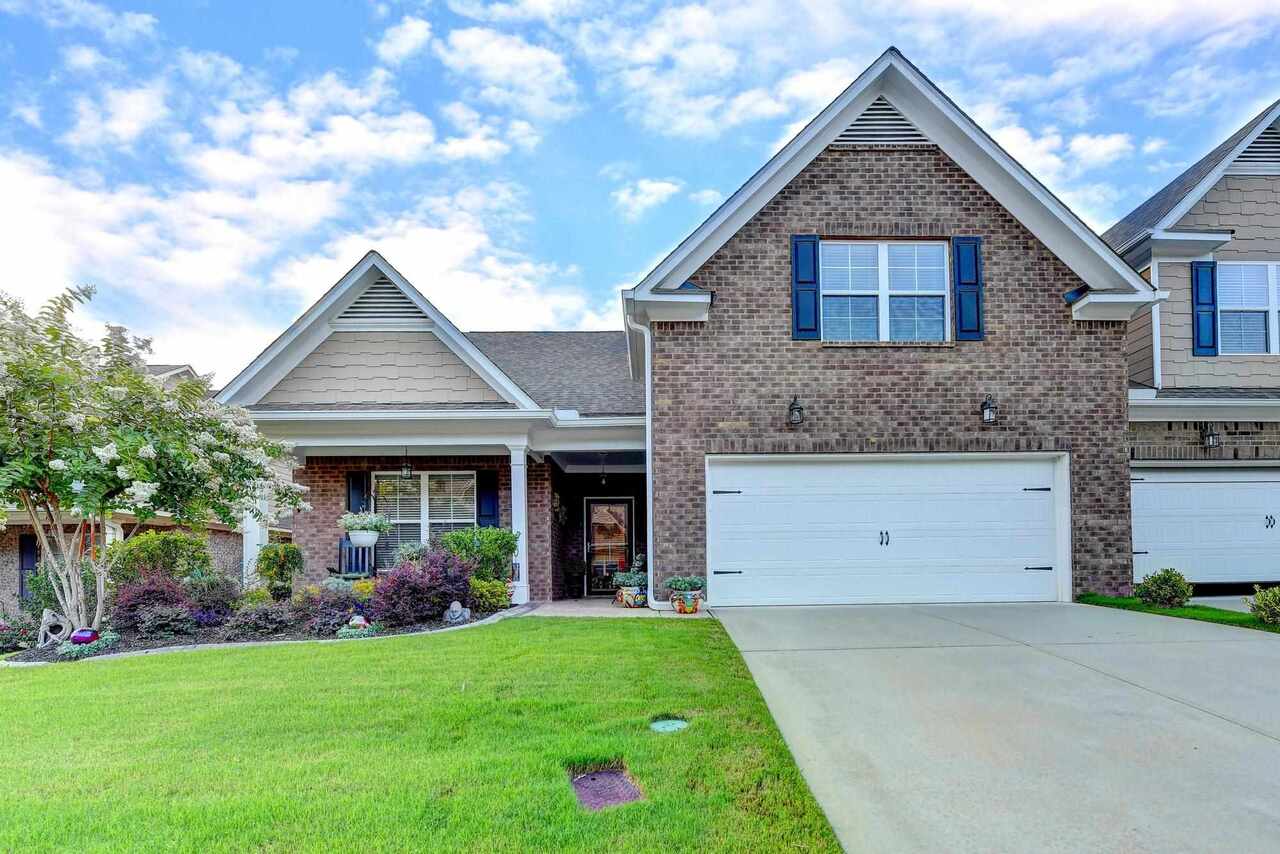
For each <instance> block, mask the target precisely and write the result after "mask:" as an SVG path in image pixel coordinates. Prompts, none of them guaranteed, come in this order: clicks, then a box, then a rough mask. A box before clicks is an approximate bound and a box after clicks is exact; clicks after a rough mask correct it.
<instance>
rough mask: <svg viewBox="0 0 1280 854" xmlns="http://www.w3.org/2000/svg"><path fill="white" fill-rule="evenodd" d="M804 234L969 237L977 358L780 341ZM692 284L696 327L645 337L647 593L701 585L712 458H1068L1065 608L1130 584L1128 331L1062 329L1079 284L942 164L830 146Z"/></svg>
mask: <svg viewBox="0 0 1280 854" xmlns="http://www.w3.org/2000/svg"><path fill="white" fill-rule="evenodd" d="M812 233H817V234H819V235H823V236H828V237H867V238H883V237H893V236H900V237H929V238H946V237H951V236H956V235H979V236H981V237H982V239H983V246H982V255H983V266H984V271H985V294H984V297H985V325H986V340H985V341H978V342H957V343H953V344H950V345H941V346H939V345H933V346H914V347H913V346H902V345H873V346H861V347H858V346H855V347H849V346H843V347H833V346H824V345H823V344H822V342H818V341H793V340H792V339H791V267H790V235H792V234H812ZM690 278H691V280H692V281H693V282H694V283H696V284H697V285H700V286H702V287H704V288H709V289H711V290H712V291H714V293H715V299H714V302H713V304H712V308H711V314H710V320H709V321H708V322H707V323H705V324H700V323H674V322H666V323H655V324H653V459H652V466H653V472H654V508H655V518H654V520H653V525H654V530H655V540H656V542H655V551H656V554H655V555H654V561H655V575H656V585H655V586H656V588H657V589H662V582H663V581H665V579H667V578H669V577H670V576H672V575H676V574H687V573H696V574H705V572H706V554H705V549H706V530H705V529H706V525H705V519H706V498H705V494H704V491H705V476H704V460H705V456H706V455H707V454H711V453H837V452H838V453H883V452H894V451H898V452H958V451H970V452H972V451H993V452H1011V451H1069V452H1070V457H1071V476H1072V483H1071V511H1072V540H1073V559H1074V567H1073V569H1074V572H1073V581H1074V584H1073V588H1074V591H1075V592H1076V593H1080V592H1084V591H1087V590H1094V591H1099V592H1116V591H1119V590H1121V589H1122V587H1123V586H1124V585H1127V584H1129V583H1130V581H1131V580H1132V563H1131V555H1130V552H1131V545H1130V528H1129V524H1130V523H1129V512H1130V511H1129V471H1128V446H1127V442H1126V427H1127V411H1128V404H1127V393H1128V391H1127V389H1128V378H1127V366H1126V361H1125V353H1124V336H1125V324H1123V323H1118V322H1117V323H1104V322H1084V323H1077V322H1075V321H1073V320H1072V318H1071V311H1070V308H1069V307H1068V306H1067V305H1066V304H1065V302H1064V301H1063V298H1062V295H1063V293H1064V292H1066V291H1068V290H1070V289H1072V288H1074V287H1077V286H1079V285H1080V280H1079V279H1078V278H1077V277H1076V276H1075V275H1074V274H1073V273H1072V272H1071V271H1070V270H1069V269H1068V268H1067V267H1066V266H1065V265H1064V264H1063V263H1062V262H1061V261H1059V260H1058V259H1057V257H1056V256H1054V255H1053V254H1052V253H1051V252H1049V250H1048V249H1046V248H1045V247H1044V246H1043V245H1042V244H1041V243H1040V242H1039V241H1038V240H1036V238H1035V237H1034V236H1032V235H1031V234H1030V233H1029V232H1028V231H1027V230H1026V229H1025V228H1024V227H1023V226H1022V225H1021V224H1020V223H1019V222H1018V221H1017V220H1016V219H1015V218H1014V217H1013V216H1012V215H1011V214H1009V213H1008V211H1006V210H1004V208H1002V207H1001V206H1000V205H999V204H998V203H997V202H996V201H995V199H993V198H992V197H991V196H990V195H989V194H988V193H987V192H986V191H985V190H983V189H982V188H981V187H980V186H979V185H978V184H977V183H976V182H974V181H973V180H972V179H971V178H970V177H969V176H968V175H967V174H965V173H964V172H963V171H962V170H961V169H960V168H959V167H958V166H956V165H955V163H953V162H952V161H951V160H950V159H949V158H948V157H947V156H946V155H944V154H943V153H942V152H941V151H940V150H939V149H937V148H935V147H932V146H928V147H916V148H866V147H854V146H840V147H835V146H833V147H831V148H828V149H827V150H826V151H825V152H824V153H823V154H821V155H819V156H818V157H817V158H816V159H815V160H814V161H813V163H811V164H810V165H809V166H808V167H806V168H805V169H804V170H803V171H802V172H801V173H800V174H799V175H798V176H797V177H796V178H795V179H793V180H792V182H791V183H790V184H789V185H788V186H787V187H786V188H784V189H783V190H782V191H781V192H780V193H779V194H778V195H777V196H776V197H775V198H774V199H773V200H772V201H770V202H769V204H768V205H766V206H765V208H764V209H763V210H761V212H760V213H758V214H757V215H756V216H755V217H754V218H752V220H751V221H750V222H748V223H747V224H746V225H745V226H744V227H743V228H742V229H741V230H740V231H739V232H738V233H737V234H736V235H735V236H734V237H733V238H732V239H731V240H730V241H729V242H728V243H727V244H726V245H725V246H724V247H722V248H721V249H720V250H719V251H718V252H717V253H716V254H715V255H714V256H712V258H711V259H710V260H709V261H708V262H707V263H706V264H705V265H703V267H702V268H701V269H700V270H699V271H698V272H697V273H695V274H694V275H693V276H691V277H690ZM988 393H990V394H992V395H994V397H995V399H996V401H997V403H998V404H999V405H1000V412H1001V423H1000V424H999V425H998V426H997V427H995V428H983V427H982V425H981V424H980V422H979V415H978V406H979V403H980V402H981V401H982V399H983V397H984V396H985V395H986V394H988ZM793 395H798V396H799V398H800V401H801V402H802V403H803V404H804V406H805V408H806V412H805V423H804V425H803V426H802V427H800V428H799V429H796V430H789V429H787V428H786V426H785V423H784V422H785V418H786V411H787V404H788V403H789V402H790V401H791V398H792V396H793Z"/></svg>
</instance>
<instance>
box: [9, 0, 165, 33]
mask: <svg viewBox="0 0 1280 854" xmlns="http://www.w3.org/2000/svg"><path fill="white" fill-rule="evenodd" d="M0 12H9V13H11V14H28V15H33V16H35V17H36V18H38V19H40V21H41V22H42V23H44V25H45V26H47V27H50V28H52V29H87V30H92V31H94V32H96V33H98V34H99V35H101V36H102V37H103V38H104V39H106V40H107V41H109V42H117V43H122V44H123V43H127V42H131V41H134V40H135V39H139V38H147V37H150V36H153V35H155V31H156V23H157V22H156V19H155V18H154V17H153V16H151V15H147V14H143V13H141V12H113V11H112V10H110V9H108V8H107V7H106V6H103V5H102V4H101V3H93V2H90V0H0Z"/></svg>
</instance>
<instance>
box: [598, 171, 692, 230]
mask: <svg viewBox="0 0 1280 854" xmlns="http://www.w3.org/2000/svg"><path fill="white" fill-rule="evenodd" d="M683 188H684V183H683V182H681V181H678V180H676V179H675V178H641V179H639V180H637V181H632V182H630V183H627V184H624V185H623V186H621V187H619V188H618V189H616V190H614V191H613V192H612V193H610V194H609V198H611V199H613V204H614V206H615V207H616V208H617V209H618V211H619V213H621V214H622V218H623V219H625V220H628V221H632V222H634V221H635V220H637V219H639V218H640V217H642V216H644V214H645V212H646V211H649V210H652V209H653V208H656V207H658V206H659V205H661V204H662V203H663V202H665V201H667V200H668V199H670V198H671V197H672V196H674V195H675V194H676V193H679V192H680V190H682V189H683Z"/></svg>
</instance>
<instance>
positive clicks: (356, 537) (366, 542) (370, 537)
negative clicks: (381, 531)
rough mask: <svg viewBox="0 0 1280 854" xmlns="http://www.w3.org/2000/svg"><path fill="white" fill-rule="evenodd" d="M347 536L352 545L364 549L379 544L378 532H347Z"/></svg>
mask: <svg viewBox="0 0 1280 854" xmlns="http://www.w3.org/2000/svg"><path fill="white" fill-rule="evenodd" d="M347 536H348V537H349V538H350V539H351V545H353V546H357V547H359V548H362V549H364V548H368V547H369V546H372V545H374V544H375V543H377V542H378V532H377V531H347Z"/></svg>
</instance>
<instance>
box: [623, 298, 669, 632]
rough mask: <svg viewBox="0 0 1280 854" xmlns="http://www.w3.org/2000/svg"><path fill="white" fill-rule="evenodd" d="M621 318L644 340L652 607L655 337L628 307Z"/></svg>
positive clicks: (647, 544) (648, 564) (648, 566)
mask: <svg viewBox="0 0 1280 854" xmlns="http://www.w3.org/2000/svg"><path fill="white" fill-rule="evenodd" d="M622 317H623V319H624V320H625V321H626V323H627V326H628V327H629V328H631V329H632V330H634V331H635V332H636V333H638V334H639V335H640V337H641V338H642V339H643V340H644V500H645V549H646V551H645V561H644V569H645V573H646V574H647V576H648V578H647V583H648V590H649V607H650V608H652V609H653V610H655V611H657V610H660V609H658V608H654V601H653V560H654V553H653V527H654V525H653V337H652V333H651V332H650V330H649V327H648V326H646V325H644V324H640V323H636V321H635V319H634V318H633V317H632V316H631V313H630V312H628V311H626V310H625V309H624V310H623V312H622Z"/></svg>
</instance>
